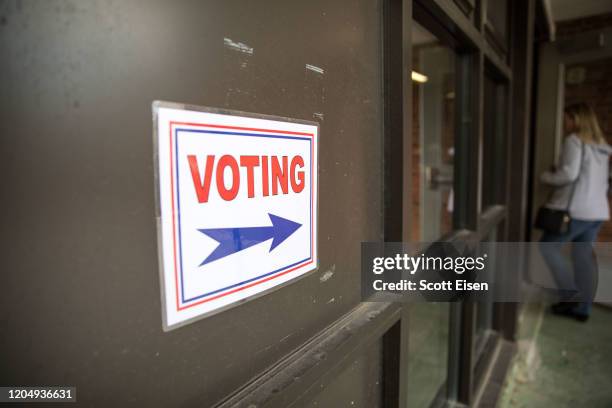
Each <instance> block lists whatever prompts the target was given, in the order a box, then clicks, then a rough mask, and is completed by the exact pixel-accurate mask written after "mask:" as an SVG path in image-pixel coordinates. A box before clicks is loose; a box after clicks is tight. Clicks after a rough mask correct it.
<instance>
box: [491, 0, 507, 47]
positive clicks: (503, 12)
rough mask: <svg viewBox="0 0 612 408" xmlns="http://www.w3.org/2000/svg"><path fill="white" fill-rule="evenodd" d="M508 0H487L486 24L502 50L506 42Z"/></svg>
mask: <svg viewBox="0 0 612 408" xmlns="http://www.w3.org/2000/svg"><path fill="white" fill-rule="evenodd" d="M508 11H509V8H508V0H495V1H491V0H489V1H487V25H488V27H489V29H490V30H491V31H492V33H493V36H494V39H495V42H496V43H497V44H496V45H498V46H499V47H501V49H502V51H505V50H506V49H507V46H508V45H507V44H508Z"/></svg>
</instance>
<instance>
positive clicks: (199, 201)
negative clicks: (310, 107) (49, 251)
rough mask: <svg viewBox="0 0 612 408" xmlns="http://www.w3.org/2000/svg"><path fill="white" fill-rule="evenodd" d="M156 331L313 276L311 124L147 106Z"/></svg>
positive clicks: (314, 132)
mask: <svg viewBox="0 0 612 408" xmlns="http://www.w3.org/2000/svg"><path fill="white" fill-rule="evenodd" d="M153 113H154V130H155V143H156V154H157V156H156V166H157V176H158V180H157V188H158V196H159V209H158V215H159V221H158V235H159V246H160V271H161V287H162V303H163V305H162V307H163V315H164V330H170V329H173V328H175V327H177V326H178V325H182V324H185V322H187V321H189V320H193V319H196V318H202V317H204V316H206V315H210V314H211V313H216V312H219V311H221V310H223V309H226V308H228V307H231V306H234V305H236V303H238V302H242V301H246V300H247V299H251V298H253V297H256V296H260V295H262V294H264V293H265V292H269V291H271V290H273V288H277V287H278V286H280V285H283V284H286V283H288V282H290V281H292V280H294V279H296V278H298V277H299V276H302V275H304V274H305V273H307V272H309V271H312V270H314V269H316V268H317V266H318V263H317V191H318V188H317V187H318V180H317V176H318V175H317V168H318V166H317V162H318V149H317V141H318V125H317V124H316V123H312V122H304V121H294V120H290V119H282V118H272V117H263V116H256V115H250V114H245V113H241V112H221V111H218V110H212V109H204V108H196V107H190V106H187V107H186V106H183V105H178V104H171V103H165V102H155V103H154V104H153Z"/></svg>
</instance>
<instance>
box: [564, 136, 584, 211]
mask: <svg viewBox="0 0 612 408" xmlns="http://www.w3.org/2000/svg"><path fill="white" fill-rule="evenodd" d="M583 160H584V142H583V141H582V140H581V141H580V165H579V166H578V175H577V176H576V179H575V180H574V181H573V182H572V190H571V191H570V196H569V199H568V200H567V208H566V209H565V211H566V212H568V213H569V209H570V206H571V205H572V201H573V200H574V191H575V190H576V184H577V183H578V179H579V178H580V173H582V162H583Z"/></svg>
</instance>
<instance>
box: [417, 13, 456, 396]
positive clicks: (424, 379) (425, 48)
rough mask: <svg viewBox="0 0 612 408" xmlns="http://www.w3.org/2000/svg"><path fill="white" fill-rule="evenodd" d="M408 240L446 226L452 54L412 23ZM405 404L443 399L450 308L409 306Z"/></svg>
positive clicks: (436, 234)
mask: <svg viewBox="0 0 612 408" xmlns="http://www.w3.org/2000/svg"><path fill="white" fill-rule="evenodd" d="M412 38H413V57H414V60H413V70H414V71H413V75H412V78H413V82H412V84H413V86H412V91H413V112H412V114H413V130H412V154H413V156H412V186H413V192H412V197H413V199H412V206H413V207H412V208H413V214H412V215H413V223H412V231H411V233H412V239H413V240H414V241H421V242H431V241H436V240H438V239H439V238H440V237H441V236H442V235H444V234H446V233H448V232H450V231H452V229H453V225H452V219H453V217H452V215H453V214H452V213H453V166H454V164H453V162H454V141H455V139H454V134H455V126H454V125H455V54H454V52H453V51H452V50H451V49H450V48H448V47H446V46H444V45H442V44H441V43H440V41H438V39H437V38H436V37H435V36H434V35H433V34H432V33H431V32H429V31H428V30H426V29H425V28H424V27H422V26H420V25H418V24H417V23H414V22H413V31H412ZM410 307H411V309H410V311H411V313H410V330H409V333H410V335H409V340H408V344H409V354H408V356H409V357H408V358H409V369H408V406H410V407H425V406H429V405H430V404H431V403H433V402H434V401H437V400H440V401H442V400H445V399H446V398H447V384H446V380H447V373H448V347H449V320H450V307H449V304H448V303H419V304H413V305H411V306H410Z"/></svg>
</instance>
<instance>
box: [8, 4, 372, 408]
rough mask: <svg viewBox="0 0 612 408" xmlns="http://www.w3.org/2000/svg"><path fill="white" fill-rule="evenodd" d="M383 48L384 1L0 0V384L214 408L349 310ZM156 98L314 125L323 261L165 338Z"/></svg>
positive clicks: (367, 236) (107, 402) (367, 226)
mask: <svg viewBox="0 0 612 408" xmlns="http://www.w3.org/2000/svg"><path fill="white" fill-rule="evenodd" d="M224 38H228V39H231V40H232V41H234V42H242V43H244V44H247V45H248V46H249V47H252V48H253V50H254V51H253V54H252V55H247V54H243V53H239V52H237V51H235V50H234V49H232V48H230V47H228V46H226V45H224V44H225V43H224ZM381 60H382V58H381V6H380V4H379V3H378V2H377V1H370V0H360V1H357V2H355V1H348V0H342V1H334V2H329V1H327V0H315V1H308V2H287V1H280V0H278V1H276V0H275V1H266V2H254V1H173V2H166V1H144V0H142V1H138V0H130V1H110V0H109V1H92V2H81V1H76V0H74V1H51V0H49V1H21V2H18V1H2V2H0V61H2V63H1V64H0V66H1V68H0V69H1V71H0V151H1V152H2V159H1V160H0V173H1V174H2V180H3V181H2V183H1V184H0V191H1V194H0V197H1V200H0V202H1V203H2V204H1V205H2V207H1V208H2V211H1V212H0V217H1V218H0V225H2V230H1V231H2V233H1V240H0V244H1V245H2V247H3V251H2V254H3V268H2V285H1V288H2V290H1V293H0V326H1V327H2V332H1V334H0V384H3V385H9V384H14V385H47V384H65V385H75V386H77V388H78V399H79V401H80V402H82V403H83V404H86V405H97V406H113V405H115V406H123V405H128V404H133V405H138V406H192V405H198V406H209V405H211V404H212V403H214V402H216V401H219V400H220V399H221V398H223V397H224V396H226V395H227V394H228V393H230V392H232V390H234V389H236V388H237V387H239V386H241V385H242V384H243V383H245V382H246V381H248V380H249V379H251V378H253V377H254V376H255V375H257V374H258V373H259V372H261V371H262V370H264V369H265V368H267V367H269V366H270V365H272V364H273V363H275V362H276V361H277V360H278V359H279V358H281V357H282V356H283V355H285V354H287V353H288V352H290V351H291V350H293V349H295V348H296V347H298V346H299V345H300V344H302V343H303V342H304V341H305V340H306V339H308V338H309V337H310V336H312V335H313V334H314V333H316V332H318V331H319V330H321V329H322V328H323V327H325V326H327V325H328V324H330V323H331V322H332V321H334V320H335V319H337V318H338V317H339V316H340V315H342V314H344V313H346V312H347V311H348V310H349V309H350V308H352V307H353V306H354V305H355V304H356V303H357V302H358V301H359V286H358V285H359V272H358V271H359V259H360V257H359V248H360V246H359V243H360V242H361V241H367V240H378V239H380V238H381V236H382V226H381V216H382V211H383V209H382V200H381V193H382V186H381V178H382V175H381V168H382V157H381V155H382V136H381V127H382V124H381V120H382V119H381V118H382V114H381V80H382V79H381ZM306 64H312V65H315V66H318V67H321V68H323V69H324V74H323V75H321V74H317V73H314V72H312V71H310V70H308V69H306V68H305V65H306ZM156 99H163V100H168V101H174V102H182V103H189V104H196V105H204V106H211V107H221V108H228V109H237V110H244V111H249V112H256V113H262V114H272V115H280V116H286V117H292V118H298V119H308V120H313V119H314V120H319V121H320V123H321V131H320V169H319V172H320V173H319V174H320V202H319V208H320V211H319V214H320V220H319V248H320V249H319V251H320V265H321V268H320V271H318V272H316V273H314V274H312V275H310V276H308V277H307V278H305V279H303V280H301V281H299V282H297V283H295V284H293V285H291V286H289V287H287V288H286V289H282V290H280V291H278V292H275V293H273V294H270V295H267V296H264V297H262V298H259V299H257V300H254V301H252V302H249V303H247V304H245V305H243V306H240V307H237V308H234V309H232V310H229V311H226V312H224V313H221V314H219V315H216V316H213V317H210V318H207V319H205V320H203V321H199V322H197V323H194V324H191V325H189V326H187V327H184V328H180V329H177V330H175V331H172V332H169V333H163V332H162V329H161V311H160V309H161V306H160V296H159V278H158V265H157V249H156V244H157V242H156V229H155V218H154V217H155V213H154V192H153V174H154V170H153V161H152V157H153V147H152V126H151V122H152V121H151V102H152V101H153V100H156ZM324 277H325V278H324ZM373 355H374V356H377V355H378V354H376V353H374V354H373ZM363 364H366V363H363ZM372 364H374V366H375V365H376V364H378V362H376V361H374V362H372V361H370V362H367V365H368V366H371V365H372ZM378 371H379V370H374V371H371V372H373V373H376V372H378ZM356 378H357V377H356ZM358 378H361V377H358ZM366 380H367V381H370V380H371V378H369V379H363V381H366ZM353 384H354V386H355V387H360V386H362V385H361V384H355V383H353ZM358 402H359V401H358Z"/></svg>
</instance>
